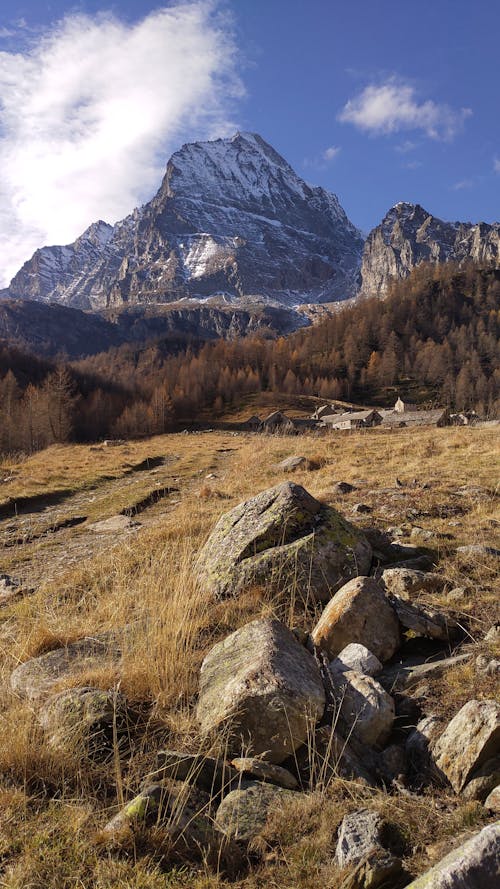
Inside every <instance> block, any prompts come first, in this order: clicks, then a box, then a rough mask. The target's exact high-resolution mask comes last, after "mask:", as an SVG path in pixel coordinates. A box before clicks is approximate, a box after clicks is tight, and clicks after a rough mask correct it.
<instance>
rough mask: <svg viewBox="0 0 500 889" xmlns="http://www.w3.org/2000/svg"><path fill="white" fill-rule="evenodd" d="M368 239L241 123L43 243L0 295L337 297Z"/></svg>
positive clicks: (353, 275) (75, 302) (288, 300)
mask: <svg viewBox="0 0 500 889" xmlns="http://www.w3.org/2000/svg"><path fill="white" fill-rule="evenodd" d="M362 247H363V238H362V235H361V233H360V232H359V231H358V229H356V228H355V227H354V226H353V225H352V223H351V222H349V220H348V218H347V216H346V214H345V213H344V211H343V209H342V207H341V206H340V204H339V202H338V199H337V198H336V196H335V195H333V194H330V193H329V192H327V191H325V190H324V189H323V188H319V187H311V186H309V185H307V184H306V183H305V182H304V181H303V180H302V179H301V178H300V177H299V176H298V175H297V174H296V173H295V172H294V170H293V169H292V168H291V167H290V165H289V164H288V163H287V162H286V161H285V160H284V159H283V158H282V157H280V155H279V154H277V152H276V151H275V150H274V149H273V148H272V147H271V146H270V145H268V144H267V143H266V142H265V141H264V140H263V139H262V138H261V137H260V136H258V135H254V134H250V133H237V134H236V135H235V136H233V137H232V138H231V139H217V140H215V141H212V142H195V143H192V144H188V145H184V146H183V147H182V148H181V149H180V150H179V151H177V152H175V154H173V155H172V157H171V159H170V160H169V162H168V165H167V170H166V174H165V177H164V179H163V182H162V185H161V187H160V189H159V191H158V193H157V195H156V196H155V197H154V198H153V200H152V201H150V202H149V203H148V204H146V205H145V206H143V207H142V208H140V209H138V210H134V212H133V213H132V214H131V215H130V216H128V217H127V218H126V219H124V220H123V221H121V222H119V223H117V224H116V225H115V226H109V225H107V224H106V223H104V222H97V223H95V224H94V225H92V226H91V227H90V228H89V229H87V231H86V232H84V233H83V234H82V235H81V236H80V237H79V238H78V239H77V240H76V241H75V242H74V243H73V244H70V245H68V246H65V247H43V248H41V249H40V250H37V251H36V252H35V254H34V255H33V257H32V258H31V259H30V260H29V261H28V262H26V263H25V264H24V266H23V267H22V269H21V270H20V271H19V272H18V274H17V275H16V276H15V277H14V279H13V280H12V282H11V284H10V287H9V288H7V290H4V291H2V293H1V294H0V295H2V296H3V297H14V298H18V297H21V298H26V299H32V300H38V301H43V302H49V301H56V302H59V303H62V304H64V305H68V306H73V307H77V308H81V309H93V310H101V309H103V308H105V307H109V306H120V305H124V304H142V305H144V304H148V303H162V302H172V301H175V300H178V299H181V298H185V297H196V298H206V297H208V296H212V295H214V294H226V295H229V296H233V297H234V296H235V297H242V296H248V295H252V294H260V295H262V296H264V297H267V298H272V299H274V300H278V301H279V302H280V303H282V304H286V305H295V304H297V303H305V302H321V301H330V300H337V299H345V298H347V297H350V296H353V295H354V294H355V292H356V290H357V289H358V287H359V265H360V259H361V251H362Z"/></svg>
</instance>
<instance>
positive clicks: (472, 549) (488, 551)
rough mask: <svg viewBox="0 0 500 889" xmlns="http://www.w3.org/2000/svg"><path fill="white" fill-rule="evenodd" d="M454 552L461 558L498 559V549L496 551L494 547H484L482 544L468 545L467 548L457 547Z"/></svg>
mask: <svg viewBox="0 0 500 889" xmlns="http://www.w3.org/2000/svg"><path fill="white" fill-rule="evenodd" d="M456 551H457V553H459V554H460V555H462V556H478V557H484V556H496V557H497V558H498V557H500V549H496V548H495V547H494V546H486V545H485V544H484V543H469V544H468V545H467V546H457V550H456Z"/></svg>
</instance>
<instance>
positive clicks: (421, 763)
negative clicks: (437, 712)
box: [406, 715, 443, 784]
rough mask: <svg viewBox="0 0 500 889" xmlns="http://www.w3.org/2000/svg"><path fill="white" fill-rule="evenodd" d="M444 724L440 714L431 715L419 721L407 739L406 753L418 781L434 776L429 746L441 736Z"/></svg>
mask: <svg viewBox="0 0 500 889" xmlns="http://www.w3.org/2000/svg"><path fill="white" fill-rule="evenodd" d="M442 728H443V726H442V723H441V720H440V719H439V717H438V716H434V715H430V716H426V717H425V718H424V719H421V720H420V722H417V725H416V726H415V728H414V729H413V730H412V731H411V732H410V734H409V735H408V738H407V739H406V755H407V757H408V763H409V766H410V769H411V771H412V772H413V774H414V776H415V778H416V780H417V782H418V783H420V784H421V783H423V782H425V781H426V780H427V779H429V778H431V777H432V776H433V769H432V765H431V755H430V750H429V747H430V745H431V744H432V742H433V741H435V740H436V738H438V737H439V735H440V733H441V730H442Z"/></svg>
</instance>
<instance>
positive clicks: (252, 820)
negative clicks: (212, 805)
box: [215, 781, 295, 843]
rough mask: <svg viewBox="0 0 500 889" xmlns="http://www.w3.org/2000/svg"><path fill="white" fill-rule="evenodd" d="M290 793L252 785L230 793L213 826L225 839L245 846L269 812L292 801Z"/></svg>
mask: <svg viewBox="0 0 500 889" xmlns="http://www.w3.org/2000/svg"><path fill="white" fill-rule="evenodd" d="M294 797H295V794H294V793H293V792H292V791H291V790H284V789H283V788H282V787H275V786H273V785H272V784H263V783H261V782H257V781H252V782H250V783H249V784H247V785H246V787H241V788H239V789H238V790H232V791H231V793H229V794H228V795H227V796H226V797H225V798H224V799H223V800H222V802H221V804H220V806H219V808H218V809H217V813H216V815H215V824H216V826H217V827H218V828H219V830H221V831H222V832H223V833H224V834H225V835H226V836H228V837H230V838H231V839H233V840H236V841H237V842H239V843H248V842H250V840H252V839H254V837H256V836H257V835H258V834H259V833H260V832H261V830H262V828H263V827H264V826H265V824H266V821H267V819H268V817H269V814H270V812H271V810H272V809H274V808H276V807H279V806H281V805H283V803H286V802H287V801H288V800H292V799H294Z"/></svg>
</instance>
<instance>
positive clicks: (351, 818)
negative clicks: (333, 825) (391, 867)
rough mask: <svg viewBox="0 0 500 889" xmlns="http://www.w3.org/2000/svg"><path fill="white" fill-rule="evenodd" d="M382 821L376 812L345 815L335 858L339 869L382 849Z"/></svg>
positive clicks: (365, 810) (368, 811)
mask: <svg viewBox="0 0 500 889" xmlns="http://www.w3.org/2000/svg"><path fill="white" fill-rule="evenodd" d="M381 830H382V819H381V817H380V815H379V814H378V812H370V810H369V809H358V811H356V812H350V814H349V815H345V816H344V818H343V820H342V823H341V825H340V827H339V833H338V840H337V848H336V850H335V858H336V861H337V864H338V866H339V867H347V866H348V865H349V864H358V862H359V861H361V859H362V858H364V857H365V855H368V854H369V853H370V852H372V851H373V850H374V849H378V848H381V847H382V843H381Z"/></svg>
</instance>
